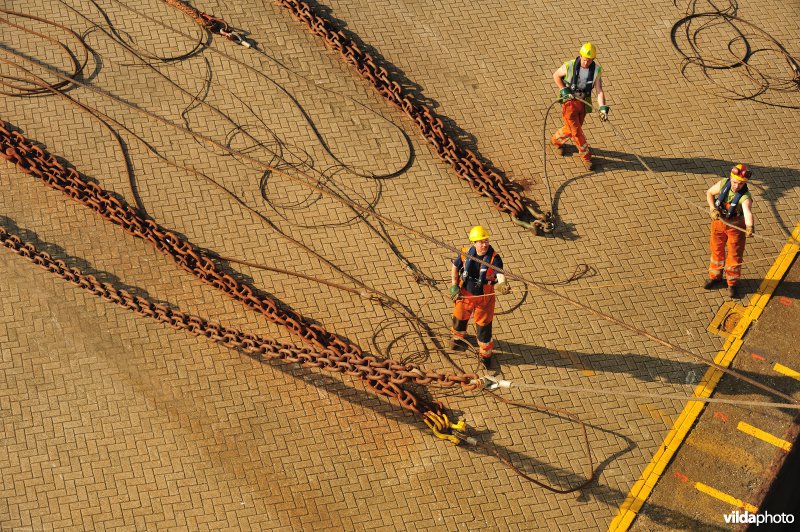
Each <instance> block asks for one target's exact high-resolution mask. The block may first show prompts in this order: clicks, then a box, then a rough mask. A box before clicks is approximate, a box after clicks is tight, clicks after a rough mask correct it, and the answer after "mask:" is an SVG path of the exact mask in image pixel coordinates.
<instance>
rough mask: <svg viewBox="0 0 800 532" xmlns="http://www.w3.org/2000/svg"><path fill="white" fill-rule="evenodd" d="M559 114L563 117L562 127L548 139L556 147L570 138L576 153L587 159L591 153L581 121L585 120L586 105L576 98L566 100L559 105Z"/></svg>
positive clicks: (589, 158)
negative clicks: (576, 150)
mask: <svg viewBox="0 0 800 532" xmlns="http://www.w3.org/2000/svg"><path fill="white" fill-rule="evenodd" d="M561 116H562V117H563V118H564V127H562V128H561V129H559V130H558V131H556V132H555V133H554V134H553V136H552V137H550V141H551V142H552V143H553V144H554V145H555V146H557V147H561V146H563V145H564V144H566V143H567V141H568V140H570V139H572V142H573V144H575V146H576V147H577V148H578V154H579V155H580V156H581V159H583V160H584V161H589V160H591V158H592V154H591V152H590V151H589V143H588V142H586V135H584V134H583V121H584V120H586V105H585V104H584V103H583V102H579V101H578V100H567V101H565V102H564V104H563V105H562V106H561Z"/></svg>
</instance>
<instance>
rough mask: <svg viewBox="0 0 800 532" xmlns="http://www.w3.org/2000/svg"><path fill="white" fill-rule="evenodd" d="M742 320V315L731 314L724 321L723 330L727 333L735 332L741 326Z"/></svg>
mask: <svg viewBox="0 0 800 532" xmlns="http://www.w3.org/2000/svg"><path fill="white" fill-rule="evenodd" d="M741 319H742V315H741V314H739V313H738V312H731V313H730V314H728V315H727V316H725V319H724V320H722V330H723V331H725V332H726V333H732V332H733V330H734V329H735V328H736V325H738V324H739V320H741Z"/></svg>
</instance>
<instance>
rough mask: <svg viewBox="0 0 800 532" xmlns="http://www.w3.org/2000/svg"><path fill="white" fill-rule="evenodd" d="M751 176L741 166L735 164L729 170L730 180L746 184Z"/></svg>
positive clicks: (744, 167)
mask: <svg viewBox="0 0 800 532" xmlns="http://www.w3.org/2000/svg"><path fill="white" fill-rule="evenodd" d="M751 175H753V173H752V172H751V171H750V170H749V169H748V168H747V166H745V165H743V164H737V165H736V166H734V167H733V168H731V179H736V180H737V181H743V182H745V183H747V181H748V180H749V179H750V176H751Z"/></svg>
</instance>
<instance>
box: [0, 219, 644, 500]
mask: <svg viewBox="0 0 800 532" xmlns="http://www.w3.org/2000/svg"><path fill="white" fill-rule="evenodd" d="M0 224H2V225H3V226H4V227H6V228H7V229H8V230H9V232H11V233H13V234H16V235H18V236H20V238H23V239H24V240H25V241H26V242H29V243H31V244H33V245H35V246H36V247H37V248H38V249H40V250H42V251H46V252H48V253H50V254H51V256H54V257H57V258H60V259H61V260H64V262H66V263H67V264H68V265H70V266H71V267H75V268H79V269H81V270H82V271H83V273H86V274H91V275H94V276H95V277H97V279H98V280H102V281H103V282H108V283H110V284H113V285H115V286H116V287H119V288H123V289H125V290H127V291H128V292H130V293H132V294H136V295H139V296H140V297H148V298H149V296H148V294H147V292H146V291H145V290H143V289H141V288H139V287H136V286H130V285H127V284H125V283H122V282H121V281H120V280H119V278H118V277H116V276H115V275H113V274H110V273H108V272H105V271H100V270H96V269H94V268H92V267H91V266H90V265H89V263H88V262H87V261H85V260H84V259H81V258H78V257H75V256H72V255H69V254H68V253H66V252H65V250H64V249H63V248H61V247H60V246H58V245H56V244H53V243H50V242H46V241H43V240H41V239H40V238H39V237H38V236H37V235H36V233H35V232H33V231H30V230H27V229H24V228H20V227H19V226H18V225H17V224H16V222H15V221H14V220H12V219H10V218H8V217H6V216H0ZM158 302H159V303H161V304H165V305H169V303H168V302H160V301H158ZM170 306H172V305H170ZM173 308H174V307H173ZM235 351H237V352H239V354H242V355H244V356H247V357H248V358H250V359H252V360H255V361H256V362H259V363H261V364H266V365H269V366H270V367H271V368H274V369H276V370H278V371H280V372H282V373H284V374H287V375H289V376H291V377H293V378H296V379H299V380H301V381H302V382H304V383H306V384H310V385H312V386H314V387H315V388H318V389H321V390H324V391H325V392H329V393H331V394H332V395H335V396H336V397H338V398H339V399H340V400H342V401H345V402H348V403H351V404H353V405H354V406H358V407H362V408H366V409H369V410H372V411H373V412H375V413H376V414H378V415H380V416H382V417H384V418H386V419H388V420H391V421H394V422H397V423H402V424H405V425H409V426H414V427H416V428H418V429H420V430H422V431H423V432H425V433H427V429H426V427H425V426H424V425H423V424H422V423H421V422H420V420H419V419H418V418H417V417H416V416H414V415H413V414H411V413H410V412H408V411H407V410H403V409H401V408H397V405H395V404H393V403H392V402H390V401H388V400H386V399H385V398H382V397H379V396H378V395H375V394H373V393H370V392H369V391H367V390H366V389H359V388H358V387H355V386H353V385H352V384H348V383H347V382H346V380H345V378H344V376H341V377H336V376H333V375H329V374H325V373H322V372H319V371H314V370H312V369H310V368H306V367H303V366H300V365H293V364H288V363H286V362H283V361H279V360H272V359H264V358H263V357H260V356H258V355H257V354H256V355H252V354H248V353H243V352H242V351H240V350H237V349H235ZM404 386H406V387H408V388H410V391H413V393H414V394H415V395H417V396H418V397H419V398H420V399H421V400H422V401H423V402H430V401H431V400H432V399H431V395H430V394H428V393H427V388H425V387H423V386H420V385H404ZM450 412H451V413H453V414H454V416H455V417H456V418H458V417H463V414H464V413H463V412H462V411H456V410H450ZM588 426H589V427H590V428H591V429H593V430H598V431H601V432H604V433H607V434H610V435H613V436H615V437H617V438H620V439H622V440H623V441H624V442H625V445H624V447H623V448H622V449H620V450H617V451H616V452H614V453H611V454H609V455H608V456H605V457H604V459H603V460H602V461H601V462H600V463H599V464H597V465H596V466H595V469H594V476H595V478H597V477H599V475H600V473H602V471H603V470H604V469H605V468H606V467H607V466H608V465H609V464H610V463H612V462H613V461H614V460H616V459H618V458H619V457H621V456H622V455H624V454H626V453H629V452H631V451H632V450H633V449H635V448H636V443H635V442H634V441H633V440H631V439H630V438H628V437H627V436H625V435H623V434H620V433H618V432H615V431H612V430H608V429H603V428H601V427H597V426H593V425H588ZM254 428H256V427H254ZM256 430H259V429H258V428H256ZM491 434H492V433H491V432H482V433H477V434H476V436H477V437H478V438H480V440H481V441H482V442H483V443H484V445H490V446H491V447H493V449H494V451H495V452H497V453H499V454H500V455H501V456H504V457H506V458H507V459H509V460H511V461H512V462H514V463H516V464H520V465H521V466H522V467H523V468H524V469H525V470H526V471H528V472H529V473H530V474H531V475H536V476H538V477H540V478H541V477H544V478H546V479H548V481H550V482H552V483H556V484H563V485H569V484H570V483H572V484H577V483H579V482H581V481H582V480H583V477H581V476H580V475H578V474H576V473H575V472H573V471H570V470H566V469H563V468H561V467H558V466H553V465H552V464H548V463H547V462H543V461H541V460H537V459H534V458H532V457H530V456H528V455H526V454H525V453H524V452H519V451H514V450H512V449H509V448H507V447H505V446H503V445H502V444H498V443H495V442H491ZM465 449H467V450H468V451H469V452H471V453H472V454H475V455H478V456H485V457H487V458H491V459H496V457H495V455H494V454H493V453H492V452H488V451H487V450H485V449H482V448H479V447H467V448H465ZM624 495H625V494H624V493H622V492H620V491H619V490H616V489H614V488H611V487H609V486H606V485H603V484H601V483H599V481H597V480H595V481H594V482H592V483H590V484H589V485H588V486H586V487H585V488H583V489H582V490H581V494H580V497H581V498H582V500H587V499H588V498H591V497H595V498H597V499H598V500H600V501H603V502H605V503H607V504H618V503H619V502H620V501H621V500H623V499H624Z"/></svg>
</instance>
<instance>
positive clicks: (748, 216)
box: [742, 198, 755, 228]
mask: <svg viewBox="0 0 800 532" xmlns="http://www.w3.org/2000/svg"><path fill="white" fill-rule="evenodd" d="M752 205H753V200H751V199H750V198H747V199H746V200H744V201H743V202H742V213H744V225H746V226H747V227H750V228H754V227H755V217H754V216H753V211H751V210H750V207H751V206H752Z"/></svg>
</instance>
